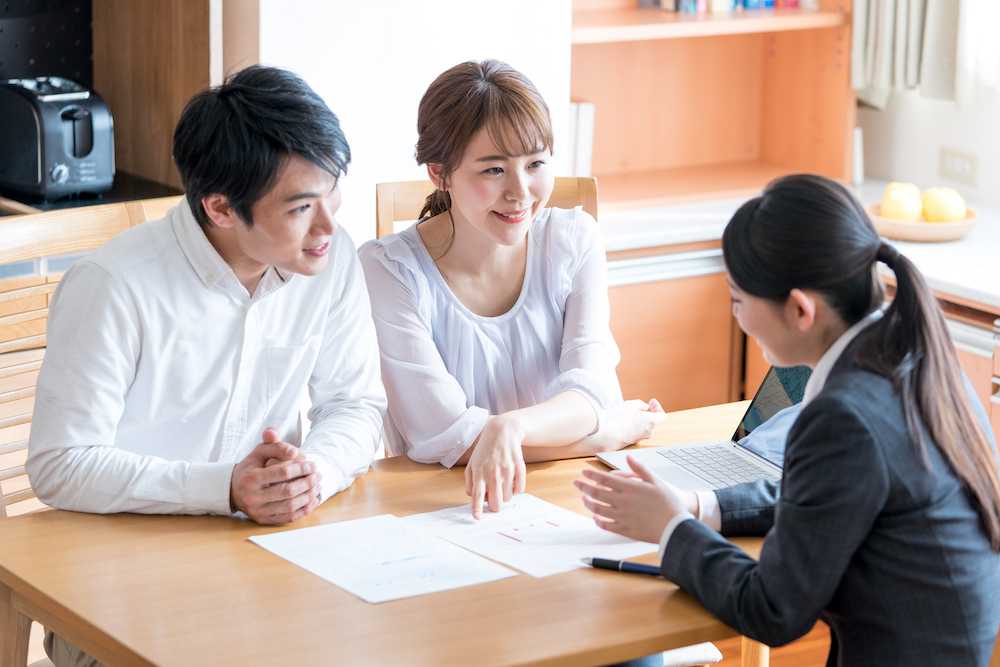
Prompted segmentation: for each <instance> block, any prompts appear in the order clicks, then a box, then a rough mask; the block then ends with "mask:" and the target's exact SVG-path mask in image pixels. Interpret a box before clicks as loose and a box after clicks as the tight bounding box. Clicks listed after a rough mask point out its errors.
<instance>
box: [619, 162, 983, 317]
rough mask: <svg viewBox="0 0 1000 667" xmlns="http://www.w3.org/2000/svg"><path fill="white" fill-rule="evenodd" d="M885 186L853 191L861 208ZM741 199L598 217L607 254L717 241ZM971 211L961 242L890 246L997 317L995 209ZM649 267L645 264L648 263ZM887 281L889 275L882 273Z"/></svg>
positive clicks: (930, 278) (934, 283)
mask: <svg viewBox="0 0 1000 667" xmlns="http://www.w3.org/2000/svg"><path fill="white" fill-rule="evenodd" d="M884 187H885V182H882V181H867V182H865V183H864V185H862V186H861V187H860V188H852V189H853V190H854V191H855V194H857V195H858V197H859V199H860V200H861V202H862V203H864V204H869V203H871V202H877V201H879V200H880V199H881V198H882V190H883V188H884ZM744 201H745V199H717V200H711V201H704V202H697V203H687V204H679V205H676V206H669V207H663V208H655V209H641V210H632V211H625V210H614V211H608V212H607V213H606V214H602V216H601V229H602V232H603V234H604V240H605V244H606V246H607V250H608V252H616V251H622V250H634V249H639V248H651V247H657V246H669V245H678V244H686V243H696V242H702V241H717V240H719V239H720V238H721V237H722V231H723V229H725V226H726V224H727V223H728V222H729V219H730V218H731V217H732V215H733V213H735V212H736V210H737V209H738V208H739V207H740V205H741V204H742V203H743V202H744ZM969 205H970V206H972V207H973V208H975V209H976V213H977V215H978V224H977V225H976V226H975V228H974V229H973V230H972V231H971V232H970V233H969V234H968V235H967V236H966V237H965V238H963V239H961V240H959V241H950V242H943V243H911V242H903V241H890V242H891V243H892V244H893V245H894V246H896V248H898V249H899V251H900V252H901V253H903V254H904V255H906V256H907V257H908V258H910V260H912V261H913V263H914V264H916V265H917V267H918V268H919V269H920V270H921V271H922V272H923V274H924V276H925V278H926V279H927V282H928V284H930V286H931V288H933V289H935V290H937V291H938V292H940V293H943V294H948V295H951V296H954V297H958V298H961V299H964V300H967V301H971V302H974V303H975V304H981V305H984V306H987V307H989V308H990V310H992V311H994V312H996V313H997V314H1000V207H983V206H979V205H978V204H977V203H976V202H969ZM647 262H648V260H647ZM883 271H884V272H885V273H886V274H887V275H891V272H890V271H888V269H886V268H885V267H883Z"/></svg>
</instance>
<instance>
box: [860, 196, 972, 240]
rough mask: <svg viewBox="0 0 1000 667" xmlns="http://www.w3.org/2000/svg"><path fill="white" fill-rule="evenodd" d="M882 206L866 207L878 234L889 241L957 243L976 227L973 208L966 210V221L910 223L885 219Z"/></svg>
mask: <svg viewBox="0 0 1000 667" xmlns="http://www.w3.org/2000/svg"><path fill="white" fill-rule="evenodd" d="M881 209H882V206H881V205H880V204H869V205H868V206H866V207H865V210H866V211H868V215H869V216H871V219H872V222H873V223H875V229H877V230H878V233H879V234H881V235H882V236H884V237H886V238H888V239H895V240H897V241H919V242H922V243H926V242H934V241H956V240H958V239H960V238H962V237H963V236H965V235H966V234H968V233H969V230H971V229H972V228H973V227H975V226H976V212H975V210H973V209H971V208H966V209H965V219H964V220H956V221H954V222H925V221H923V220H920V221H917V222H909V221H906V220H893V219H891V218H883V217H882V216H881V215H879V213H880V212H881Z"/></svg>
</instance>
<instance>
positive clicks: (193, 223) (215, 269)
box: [169, 201, 294, 299]
mask: <svg viewBox="0 0 1000 667" xmlns="http://www.w3.org/2000/svg"><path fill="white" fill-rule="evenodd" d="M169 215H170V218H171V220H170V224H171V226H172V227H173V230H174V234H176V235H177V243H178V244H179V245H180V247H181V250H182V251H183V252H184V255H185V256H186V257H187V259H188V261H189V262H190V263H191V268H193V269H194V272H195V273H196V274H197V275H198V278H199V279H200V280H201V281H202V283H204V284H205V286H206V287H208V288H210V289H211V288H213V287H216V286H218V287H221V288H222V289H224V290H225V291H227V292H229V293H231V294H234V295H236V296H237V297H240V298H244V299H245V298H247V297H248V296H252V298H253V299H260V298H263V297H264V296H266V295H267V294H269V293H271V292H273V291H274V290H276V289H278V288H279V287H282V286H283V285H285V284H286V283H288V282H289V281H290V279H291V278H292V277H293V275H294V274H290V275H282V274H281V273H280V272H279V271H278V270H277V268H275V267H270V268H268V270H267V271H266V272H265V273H264V276H263V278H261V280H260V283H259V284H258V285H257V289H256V290H255V291H254V294H253V295H248V293H247V290H246V288H245V287H243V284H242V283H241V282H240V280H239V278H237V277H236V273H235V272H234V271H233V268H232V267H231V266H229V264H228V263H227V262H226V260H224V259H223V258H222V255H220V254H219V251H218V250H216V249H215V246H213V245H212V243H211V241H209V240H208V236H207V235H206V234H205V231H204V230H203V229H202V227H201V225H200V224H199V223H198V221H197V220H196V219H195V217H194V214H193V213H191V208H190V207H189V206H188V203H187V202H186V201H183V202H181V204H180V205H179V206H176V207H174V208H173V209H172V210H171V211H170V214H169Z"/></svg>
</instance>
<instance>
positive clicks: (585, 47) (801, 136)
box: [571, 0, 854, 210]
mask: <svg viewBox="0 0 1000 667" xmlns="http://www.w3.org/2000/svg"><path fill="white" fill-rule="evenodd" d="M850 10H851V3H850V1H849V0H824V1H823V2H822V5H821V8H820V10H819V11H806V10H754V11H746V12H737V13H733V14H724V15H712V14H708V15H700V16H696V15H688V14H677V13H671V12H663V11H660V10H655V9H653V10H651V9H640V8H638V7H636V2H635V0H575V2H574V15H573V37H572V41H573V44H572V80H571V94H572V97H573V98H574V99H576V100H582V101H588V102H592V103H594V104H595V108H596V114H595V125H594V145H593V167H592V169H593V173H594V174H595V175H596V176H597V177H598V180H599V183H600V192H601V207H602V210H608V209H609V208H611V209H618V208H624V209H629V208H644V207H652V206H662V205H664V204H670V203H674V202H689V201H692V200H698V199H704V198H715V197H732V196H744V195H746V196H749V195H751V194H753V193H754V192H757V191H759V190H760V189H761V188H762V187H763V186H764V185H765V184H766V183H767V182H768V181H770V180H771V179H773V178H775V177H776V176H780V175H782V174H785V173H790V172H801V171H807V172H813V173H819V174H823V175H825V176H829V177H831V178H837V179H841V180H847V179H848V177H849V169H850V164H851V160H850V155H851V131H852V128H853V127H854V94H853V91H852V90H851V87H850V80H849V63H850V22H849V20H848V17H849V12H850Z"/></svg>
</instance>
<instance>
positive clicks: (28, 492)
mask: <svg viewBox="0 0 1000 667" xmlns="http://www.w3.org/2000/svg"><path fill="white" fill-rule="evenodd" d="M34 497H36V496H35V492H34V491H33V490H32V489H31V487H30V486H29V487H28V488H26V489H21V490H20V491H15V492H14V493H11V494H9V495H5V496H3V504H4V505H6V506H7V507H10V506H11V505H13V504H14V503H23V502H24V501H25V500H31V499H32V498H34Z"/></svg>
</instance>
